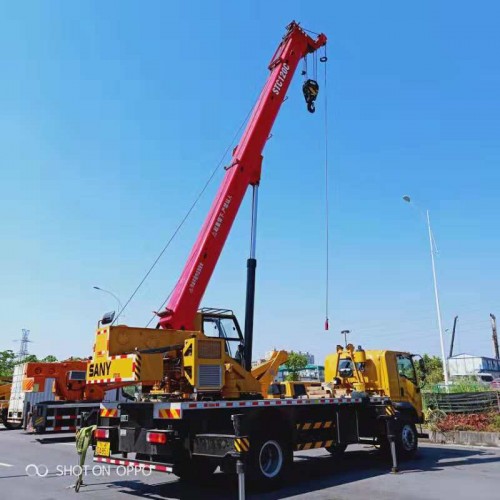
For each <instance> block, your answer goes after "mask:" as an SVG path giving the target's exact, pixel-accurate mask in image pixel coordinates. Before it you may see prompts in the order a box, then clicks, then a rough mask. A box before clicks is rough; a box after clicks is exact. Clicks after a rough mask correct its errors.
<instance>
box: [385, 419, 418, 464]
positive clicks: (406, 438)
mask: <svg viewBox="0 0 500 500" xmlns="http://www.w3.org/2000/svg"><path fill="white" fill-rule="evenodd" d="M378 446H379V448H380V451H381V452H382V453H383V454H384V455H385V456H386V457H387V459H388V460H390V459H391V447H390V444H389V440H388V439H387V436H380V438H379V440H378ZM417 449H418V435H417V429H416V427H415V424H413V423H411V422H407V421H406V422H405V421H399V422H398V423H397V427H396V454H397V458H398V461H399V460H408V459H410V458H412V457H413V456H414V455H415V453H416V452H417Z"/></svg>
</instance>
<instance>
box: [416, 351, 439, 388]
mask: <svg viewBox="0 0 500 500" xmlns="http://www.w3.org/2000/svg"><path fill="white" fill-rule="evenodd" d="M422 359H423V360H424V364H425V369H426V378H425V383H426V384H438V383H440V382H443V381H444V372H443V362H442V360H441V358H440V357H439V356H429V355H428V354H424V355H423V356H422ZM416 368H417V374H418V378H419V380H422V371H421V370H420V367H419V366H418V365H417V367H416Z"/></svg>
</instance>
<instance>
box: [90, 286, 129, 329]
mask: <svg viewBox="0 0 500 500" xmlns="http://www.w3.org/2000/svg"><path fill="white" fill-rule="evenodd" d="M94 290H99V291H100V292H104V293H107V294H108V295H111V297H113V298H114V299H115V300H116V302H117V303H118V316H116V318H115V321H116V320H117V319H118V317H119V316H120V314H121V312H122V310H123V306H122V303H121V302H120V299H119V298H118V297H117V296H116V295H115V294H114V293H113V292H110V291H109V290H105V289H104V288H101V287H99V286H94Z"/></svg>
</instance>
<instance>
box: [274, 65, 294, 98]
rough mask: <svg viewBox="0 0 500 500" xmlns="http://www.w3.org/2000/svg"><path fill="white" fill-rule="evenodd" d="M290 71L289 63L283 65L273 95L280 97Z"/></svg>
mask: <svg viewBox="0 0 500 500" xmlns="http://www.w3.org/2000/svg"><path fill="white" fill-rule="evenodd" d="M289 69H290V66H288V64H287V63H283V66H281V69H280V72H279V74H278V78H276V81H275V82H274V86H273V94H276V95H280V92H281V87H283V83H284V81H285V80H286V77H287V76H288V70H289Z"/></svg>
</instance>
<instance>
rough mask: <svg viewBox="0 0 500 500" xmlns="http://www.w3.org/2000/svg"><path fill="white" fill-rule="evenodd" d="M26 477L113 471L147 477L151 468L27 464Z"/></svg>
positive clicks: (104, 474) (102, 474)
mask: <svg viewBox="0 0 500 500" xmlns="http://www.w3.org/2000/svg"><path fill="white" fill-rule="evenodd" d="M25 471H26V474H27V475H28V477H47V476H49V475H50V476H58V477H61V476H76V477H78V476H82V475H83V476H95V477H102V476H111V474H112V473H113V472H114V473H115V474H116V475H117V476H120V477H125V476H139V475H141V476H144V477H149V476H150V475H151V473H152V470H151V469H149V468H148V467H134V466H130V465H129V466H125V465H118V466H117V467H112V466H110V465H56V466H55V468H54V470H53V471H51V470H49V467H48V466H47V465H45V464H28V465H27V466H26V468H25Z"/></svg>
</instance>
